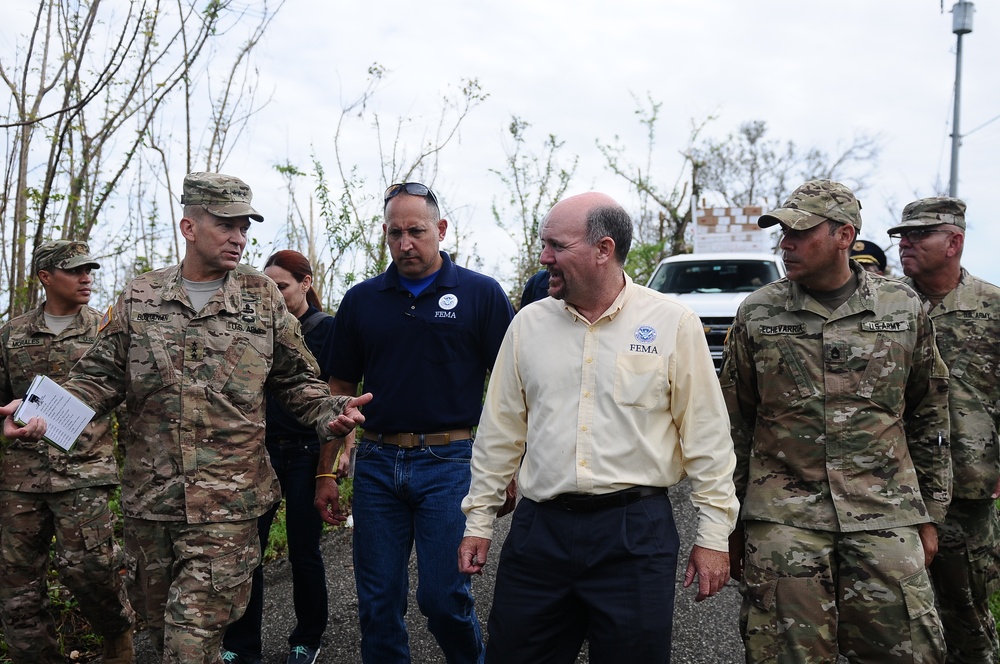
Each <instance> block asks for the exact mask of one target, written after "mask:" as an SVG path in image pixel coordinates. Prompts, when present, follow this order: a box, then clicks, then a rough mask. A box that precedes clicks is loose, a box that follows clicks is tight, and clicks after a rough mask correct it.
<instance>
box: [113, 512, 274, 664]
mask: <svg viewBox="0 0 1000 664" xmlns="http://www.w3.org/2000/svg"><path fill="white" fill-rule="evenodd" d="M125 558H126V562H127V564H128V569H129V575H128V577H127V580H128V584H127V585H128V591H129V597H130V598H131V599H132V605H133V606H134V607H135V609H136V611H138V612H139V613H140V614H141V615H142V616H143V618H145V620H146V624H147V626H148V629H149V636H150V641H151V642H152V643H153V647H154V648H155V649H156V652H157V655H161V656H162V661H163V662H164V663H167V662H170V663H171V664H173V663H176V664H197V663H199V662H201V663H204V664H217V663H218V662H221V661H222V658H221V648H222V637H223V635H224V634H225V631H226V626H227V625H229V624H230V623H233V622H235V621H237V620H238V619H239V618H240V616H242V615H243V612H244V611H245V610H246V606H247V601H248V600H249V598H250V581H251V575H252V574H253V570H254V568H255V567H257V564H258V563H259V562H260V545H259V544H258V539H257V520H256V519H250V520H248V521H234V522H229V523H198V524H188V523H185V522H183V521H147V520H145V519H135V518H132V517H125Z"/></svg>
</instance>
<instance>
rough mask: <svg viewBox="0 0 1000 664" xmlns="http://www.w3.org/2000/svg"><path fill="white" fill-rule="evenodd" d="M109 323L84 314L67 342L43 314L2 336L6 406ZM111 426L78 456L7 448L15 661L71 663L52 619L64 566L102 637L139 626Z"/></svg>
mask: <svg viewBox="0 0 1000 664" xmlns="http://www.w3.org/2000/svg"><path fill="white" fill-rule="evenodd" d="M100 320H101V314H100V313H99V312H97V311H94V310H93V309H90V308H89V307H83V309H81V310H80V312H79V313H78V314H77V316H76V318H75V319H74V320H73V321H72V322H71V323H70V325H69V327H67V328H66V329H65V330H63V331H62V332H61V333H59V334H58V335H56V334H54V333H53V332H52V331H51V330H50V329H49V328H48V327H47V326H46V324H45V317H44V313H43V309H42V306H39V307H38V308H37V309H36V310H35V311H32V312H30V313H28V314H25V315H23V316H20V317H18V318H15V319H14V320H12V321H10V322H9V323H8V324H7V325H5V326H3V328H2V329H0V402H2V403H8V402H10V401H11V400H12V399H14V398H16V397H19V396H22V395H23V394H24V393H25V391H26V390H27V389H28V385H29V384H30V383H31V380H32V379H33V378H34V377H35V375H36V374H45V375H47V376H49V377H50V378H53V379H55V380H60V379H62V378H64V377H65V376H66V375H67V374H68V373H69V370H70V367H72V366H73V364H75V362H76V361H77V360H78V359H79V358H80V356H81V355H83V353H84V352H85V351H86V350H87V349H88V348H89V347H90V345H91V344H92V343H93V342H94V338H95V334H96V332H97V326H98V323H99V322H100ZM111 424H112V422H111V418H110V416H104V417H102V418H100V419H98V420H95V421H94V422H92V423H91V424H90V425H88V426H87V428H86V429H85V430H84V432H83V433H82V434H81V435H80V438H79V439H77V441H76V443H75V444H74V445H73V447H72V448H71V449H70V451H69V452H64V451H62V450H61V449H58V448H56V447H54V446H50V445H48V444H46V443H44V442H37V443H32V442H25V441H20V440H4V444H3V451H2V453H0V454H2V458H0V606H2V610H0V614H2V617H3V626H4V632H5V634H6V638H7V645H8V648H9V651H8V656H9V657H10V658H11V659H12V661H14V662H44V663H46V664H50V663H51V662H54V661H58V660H61V656H60V655H59V646H58V642H57V638H56V629H55V623H54V621H53V618H52V616H51V614H50V613H49V597H48V588H47V587H48V583H47V576H48V567H49V551H50V547H51V544H52V538H53V537H55V541H56V546H55V555H56V560H55V566H56V569H58V571H59V577H60V579H61V581H62V582H63V584H64V585H65V586H66V587H67V588H69V589H70V591H72V593H73V595H74V597H75V598H76V600H77V602H78V603H79V606H80V610H81V612H82V613H83V615H84V616H85V617H86V618H87V620H88V621H89V622H90V625H91V627H92V628H93V629H94V631H95V632H96V633H98V634H100V635H102V636H104V637H113V636H116V635H118V634H121V633H123V632H125V631H127V630H128V629H130V628H131V626H132V620H133V614H132V610H131V608H130V607H129V605H128V601H127V600H126V599H125V591H124V586H123V584H122V577H121V571H122V569H123V558H122V551H121V548H120V547H119V546H118V544H117V543H116V541H115V539H114V528H113V521H114V515H113V514H112V512H111V510H110V508H109V502H108V501H109V498H110V496H111V494H112V492H113V491H114V487H115V486H116V485H117V484H118V467H117V464H116V463H115V459H114V456H113V453H112V449H113V445H114V440H113V437H112V431H111Z"/></svg>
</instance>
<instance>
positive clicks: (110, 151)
mask: <svg viewBox="0 0 1000 664" xmlns="http://www.w3.org/2000/svg"><path fill="white" fill-rule="evenodd" d="M280 5H281V3H280V2H279V3H278V7H280ZM275 11H276V10H275ZM246 12H247V10H246V9H238V7H237V6H236V5H235V4H233V3H232V2H231V0H209V1H208V3H207V4H202V3H200V2H196V1H195V0H175V4H170V3H169V2H167V0H145V1H142V2H140V1H139V0H131V1H130V2H128V3H127V4H123V3H107V2H104V3H102V2H101V0H93V1H92V2H87V3H83V2H77V1H74V0H38V3H37V9H36V14H35V21H34V23H33V25H32V27H31V29H30V30H29V32H28V34H27V35H26V36H25V43H24V44H22V45H19V46H18V48H16V49H15V52H14V54H13V56H12V57H3V58H0V80H2V81H3V83H4V85H5V86H6V87H7V88H8V90H9V91H10V103H9V107H8V108H7V109H6V111H5V112H3V113H2V114H0V129H3V130H5V132H6V134H5V135H6V143H7V146H8V152H7V155H8V157H7V159H6V160H5V163H4V174H3V188H4V197H3V199H2V201H0V237H2V239H3V241H4V244H5V245H6V246H9V247H12V248H13V251H11V252H10V253H9V254H6V255H5V256H4V258H3V263H2V268H3V269H2V270H0V287H3V286H6V287H8V288H9V298H8V301H7V303H6V307H7V312H8V313H11V314H14V313H18V312H20V311H23V310H24V309H25V308H27V307H30V306H33V305H34V304H35V302H36V299H37V290H36V287H35V285H34V282H33V280H31V279H29V278H28V277H29V276H30V275H29V274H28V269H27V262H28V257H29V256H31V255H32V254H33V253H34V250H35V249H36V248H37V247H38V245H40V244H41V243H42V242H44V241H46V240H48V239H50V238H51V237H58V238H64V239H83V240H88V239H90V238H91V235H92V233H93V231H94V229H95V227H96V226H97V225H98V224H99V223H101V222H102V220H103V218H104V217H105V216H106V214H107V212H108V211H109V210H110V209H111V207H112V201H113V200H116V201H117V200H118V199H117V198H116V197H119V196H121V197H123V199H124V200H125V201H126V202H127V203H128V204H129V212H128V214H127V215H126V219H125V220H124V222H123V223H121V225H120V226H119V231H120V232H119V233H117V234H109V237H110V238H112V239H111V240H110V242H109V243H108V246H106V247H101V248H100V250H103V251H104V252H106V254H107V255H109V256H117V254H118V252H125V253H129V250H130V249H131V248H134V247H146V248H151V247H152V246H153V245H157V244H158V242H159V240H160V237H159V236H160V235H161V234H162V233H164V232H165V231H166V228H165V227H166V225H165V224H164V223H162V222H161V221H160V216H161V215H160V214H159V212H160V210H159V207H158V206H157V204H156V202H155V200H156V199H155V196H156V193H157V192H158V191H159V190H160V188H161V185H160V184H159V183H158V180H163V181H166V180H167V178H166V177H165V176H164V175H163V173H165V172H166V168H165V166H166V163H167V155H168V154H169V152H170V149H169V148H168V147H167V146H166V145H164V144H163V142H162V141H161V140H160V138H159V136H161V135H168V136H169V135H170V134H171V131H170V128H169V127H166V126H164V125H163V124H162V123H163V120H162V116H163V114H164V112H165V110H166V108H167V107H168V103H169V101H170V100H171V99H172V98H173V97H174V96H176V93H177V91H178V90H179V89H181V88H183V90H184V92H185V97H184V102H185V106H186V107H187V108H188V109H190V106H191V103H192V100H193V99H194V98H195V97H194V91H193V89H192V87H191V86H192V82H193V81H194V82H197V81H198V80H199V76H202V75H204V71H205V70H204V69H201V68H200V64H199V63H200V62H201V61H202V59H203V58H204V57H206V56H207V55H208V54H209V53H210V50H211V49H210V48H209V45H210V44H211V43H212V42H213V40H214V39H216V38H217V37H218V36H219V35H223V34H226V32H227V31H228V30H230V29H231V28H232V27H233V26H235V25H238V24H239V23H240V22H241V21H242V20H243V19H244V18H245V13H246ZM255 16H257V17H258V18H259V19H260V24H259V27H258V29H257V31H256V32H255V33H254V34H253V35H252V37H251V38H250V39H249V40H248V41H247V42H246V44H245V45H244V47H243V50H242V51H241V52H240V54H239V55H238V56H237V58H236V61H235V64H234V65H233V67H232V70H231V71H230V72H229V79H228V81H226V82H224V84H223V92H222V93H220V95H219V96H218V97H216V98H215V99H214V104H213V110H214V112H213V123H212V126H211V128H210V129H209V131H208V134H209V136H210V137H211V138H210V140H209V141H208V145H207V147H206V148H205V155H206V160H205V161H206V164H207V165H210V166H214V165H217V164H219V163H221V161H222V160H223V159H224V156H225V154H226V153H227V149H228V147H227V146H231V144H232V142H233V141H234V140H235V139H236V138H238V134H239V132H238V128H239V127H241V126H242V125H241V120H242V119H243V118H245V117H246V116H247V115H248V114H249V113H250V112H251V111H250V110H248V109H252V108H253V97H252V95H249V96H242V95H235V94H234V90H235V88H236V87H237V86H241V85H242V86H245V85H246V84H247V79H246V78H245V77H246V73H245V69H246V67H245V59H246V54H247V53H249V50H250V49H252V48H253V45H255V44H256V43H257V41H259V39H260V36H261V34H262V32H263V30H264V28H266V26H267V25H268V23H269V20H270V17H272V16H273V12H272V11H270V10H269V9H268V8H267V4H266V3H264V4H263V9H261V8H259V7H258V8H257V10H256V13H255ZM203 82H204V81H203ZM240 98H242V100H240ZM239 109H242V110H239ZM188 117H190V115H188ZM234 128H237V131H236V132H235V134H234V133H233V129H234ZM186 135H187V136H191V135H192V127H191V123H190V122H189V123H188V127H187V132H186ZM190 145H191V142H190V139H188V146H189V149H188V154H190ZM136 155H143V157H144V158H140V159H136ZM150 156H152V158H150ZM140 161H141V162H143V165H142V167H141V168H140V167H138V166H136V164H137V162H140ZM186 161H187V163H188V164H190V163H191V159H190V156H188V157H187V158H186ZM126 174H131V175H132V176H135V175H137V174H138V175H141V176H142V177H143V178H145V179H143V180H141V181H138V182H137V181H135V179H134V178H131V181H130V178H127V177H126ZM133 206H134V209H133ZM116 217H117V215H116ZM147 233H154V234H155V236H153V237H149V236H147ZM178 245H179V242H178V240H177V239H176V238H174V246H173V248H172V250H171V252H170V253H172V254H174V255H176V253H178V251H179V246H178ZM95 249H98V248H95ZM137 258H138V256H137ZM153 258H154V257H153V255H152V253H151V252H150V253H149V254H148V255H147V257H146V259H145V260H136V261H133V263H134V265H133V267H135V266H141V265H143V264H146V263H152V261H153Z"/></svg>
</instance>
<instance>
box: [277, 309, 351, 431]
mask: <svg viewBox="0 0 1000 664" xmlns="http://www.w3.org/2000/svg"><path fill="white" fill-rule="evenodd" d="M317 311H319V309H317V308H316V307H314V306H312V305H309V309H308V310H307V311H306V312H305V313H304V314H302V315H301V316H299V323H303V322H305V320H306V319H307V318H309V317H310V316H312V315H313V314H314V313H316V312H317ZM333 320H334V319H333V317H332V316H327V317H325V318H323V319H322V320H321V321H320V322H319V324H318V325H316V326H315V327H314V328H313V329H311V330H309V332H308V333H307V334H306V336H305V339H306V346H307V347H308V348H309V350H311V351H312V354H313V355H314V356H315V357H316V362H317V363H318V364H319V377H320V380H324V381H325V380H329V379H330V363H331V355H332V354H333V343H332V341H333ZM266 422H267V437H268V438H270V439H274V438H277V437H284V438H299V439H301V438H316V429H315V428H314V427H307V426H304V425H303V424H301V423H300V422H299V421H298V420H297V419H295V416H294V415H292V414H291V413H290V412H288V411H287V410H286V409H285V407H284V406H282V405H281V402H280V401H279V400H278V399H275V398H273V397H271V396H268V397H267V420H266Z"/></svg>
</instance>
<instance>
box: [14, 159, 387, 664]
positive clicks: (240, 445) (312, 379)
mask: <svg viewBox="0 0 1000 664" xmlns="http://www.w3.org/2000/svg"><path fill="white" fill-rule="evenodd" d="M251 198H252V194H251V191H250V188H249V187H248V186H247V185H246V184H245V183H244V182H243V181H242V180H240V179H238V178H235V177H232V176H229V175H222V174H218V173H191V174H189V175H188V176H187V177H185V178H184V189H183V197H182V198H181V202H182V203H183V204H184V216H183V218H182V219H181V221H180V230H181V233H182V234H183V236H184V239H185V242H186V247H185V256H184V260H183V262H182V263H181V264H180V265H176V266H173V267H169V268H165V269H161V270H155V271H153V272H148V273H146V274H143V275H140V276H139V277H136V278H135V279H133V280H132V281H131V282H130V283H128V284H127V285H126V286H125V289H124V291H123V292H122V293H121V295H120V296H119V297H118V299H117V302H116V303H115V305H114V306H113V307H111V308H110V309H109V310H108V311H107V313H105V315H104V320H103V321H102V323H101V327H100V329H99V331H98V333H97V341H96V342H95V344H94V345H93V346H92V347H91V349H90V350H89V351H88V352H87V353H86V354H84V355H83V357H82V358H81V359H80V361H79V363H78V364H77V365H76V367H75V368H74V370H73V371H72V372H71V373H70V376H69V379H68V380H67V381H66V382H64V383H63V385H64V387H66V389H67V390H69V391H70V392H72V393H73V394H75V395H76V396H78V397H79V398H81V399H82V400H83V401H85V402H86V403H87V404H89V405H90V406H91V407H92V408H94V409H95V410H96V411H97V413H98V414H103V413H106V412H109V411H110V410H111V409H113V408H114V407H115V406H117V405H118V404H120V403H122V402H124V403H125V405H126V408H127V412H128V428H127V430H126V431H125V432H124V435H123V438H124V441H125V445H124V465H123V468H122V511H123V513H124V515H125V556H126V563H127V566H128V570H129V574H128V577H127V583H128V587H129V596H130V597H131V598H132V603H133V606H135V607H136V610H137V611H139V612H140V613H141V615H142V616H143V617H144V618H145V620H146V622H147V625H148V628H149V631H150V636H151V641H152V643H153V646H154V648H155V649H156V650H157V652H158V653H160V652H162V661H163V662H176V663H178V664H193V663H196V662H205V663H213V664H214V663H217V662H220V661H221V645H222V636H223V632H224V630H225V627H226V625H228V624H229V623H231V622H233V621H235V620H237V619H238V618H239V617H240V616H241V615H242V614H243V611H244V610H245V608H246V603H247V599H248V596H249V593H250V581H251V574H252V572H253V569H254V567H256V565H257V563H258V560H259V558H260V546H259V544H258V539H257V517H259V516H260V515H261V514H263V513H264V512H266V511H267V510H268V509H269V508H270V507H271V506H272V505H273V504H274V503H275V502H276V501H277V500H278V497H279V490H278V483H277V477H276V476H275V473H274V470H273V469H272V468H271V465H270V462H269V461H268V456H267V453H266V451H265V446H264V392H265V390H266V391H267V392H268V393H269V394H271V395H273V396H275V397H277V398H278V399H279V400H280V401H281V402H282V404H283V405H284V406H285V407H286V408H288V410H289V411H291V412H292V413H293V414H294V415H295V416H296V417H297V418H299V420H300V421H302V422H303V423H308V424H309V425H310V426H315V427H316V430H317V432H318V434H319V437H320V439H321V440H329V439H330V438H332V437H333V435H334V434H336V435H346V434H347V433H348V432H349V431H350V430H352V429H353V427H354V426H355V425H356V424H358V423H360V422H362V421H363V420H364V417H363V416H362V415H361V413H360V412H359V410H358V407H359V406H361V405H363V404H364V403H367V402H368V401H369V400H370V399H371V395H370V394H369V395H365V396H363V397H358V398H348V397H333V396H331V395H330V391H329V388H328V386H327V384H326V383H324V382H323V381H321V380H319V378H318V377H317V376H318V367H317V365H316V360H315V359H314V358H313V356H312V354H311V353H310V352H309V350H308V349H307V348H306V346H305V342H304V340H303V338H302V334H301V331H300V326H299V323H298V321H297V320H296V319H295V317H294V316H291V315H289V314H288V311H287V308H286V306H285V301H284V298H283V297H282V296H281V293H280V292H279V291H278V288H277V286H275V284H274V282H273V281H271V280H270V279H269V278H268V277H266V276H264V275H263V274H261V273H260V272H257V271H256V270H254V269H252V268H250V267H247V266H245V265H240V262H239V261H240V258H241V256H242V253H243V249H244V248H245V246H246V242H247V232H248V230H249V228H250V220H251V219H254V220H257V221H261V220H262V219H263V217H262V216H261V215H260V213H258V212H257V211H256V210H254V208H253V207H251V205H250V202H251ZM14 407H16V403H12V404H8V406H7V407H4V408H2V409H0V414H2V415H9V414H10V412H11V410H12V409H13V408H14ZM4 429H5V432H7V431H10V432H13V433H15V434H16V435H29V436H37V435H39V432H40V431H43V430H44V422H42V421H40V420H38V419H36V418H33V419H32V420H31V421H29V422H28V423H27V424H26V425H25V426H24V427H21V428H17V426H16V425H15V424H14V423H13V421H12V420H11V419H10V418H9V417H8V418H7V420H6V421H5V425H4Z"/></svg>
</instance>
